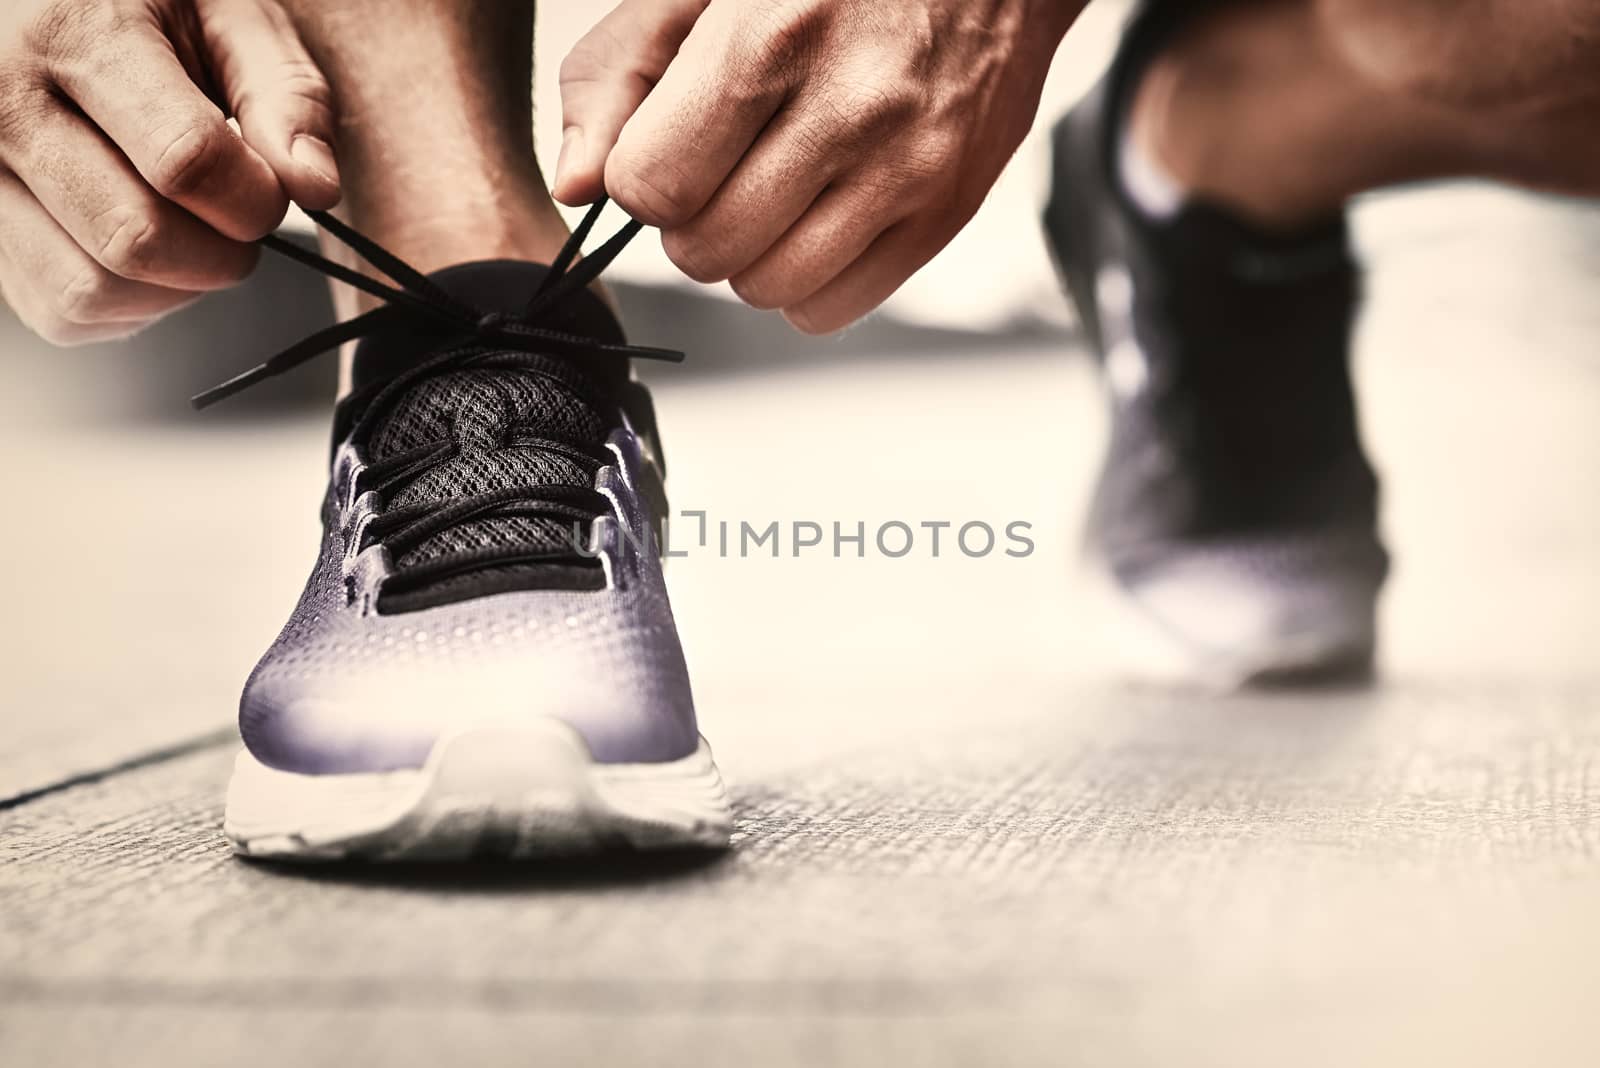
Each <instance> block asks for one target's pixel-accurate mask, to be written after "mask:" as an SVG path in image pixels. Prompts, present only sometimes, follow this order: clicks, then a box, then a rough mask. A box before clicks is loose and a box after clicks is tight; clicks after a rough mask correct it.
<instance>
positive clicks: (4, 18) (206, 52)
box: [0, 0, 339, 345]
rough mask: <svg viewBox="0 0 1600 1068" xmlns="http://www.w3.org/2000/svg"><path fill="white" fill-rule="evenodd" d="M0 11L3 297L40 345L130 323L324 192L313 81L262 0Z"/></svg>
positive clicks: (211, 282) (199, 284) (324, 113)
mask: <svg viewBox="0 0 1600 1068" xmlns="http://www.w3.org/2000/svg"><path fill="white" fill-rule="evenodd" d="M0 6H3V10H0V295H3V296H4V299H5V301H6V303H8V304H9V305H10V306H11V308H12V309H13V310H14V311H15V312H16V313H17V314H18V315H19V316H20V317H21V318H22V320H23V321H24V322H25V323H26V324H27V325H28V326H29V327H31V328H32V329H33V330H34V331H36V332H37V333H39V334H40V335H41V336H43V337H44V338H46V339H47V340H49V341H52V342H55V343H56V344H61V345H67V344H77V343H82V342H88V341H100V340H105V339H108V338H115V337H123V336H126V335H128V334H131V333H133V332H134V331H136V330H138V329H139V328H141V327H143V326H145V325H147V324H148V323H151V322H153V321H155V320H156V319H158V318H160V317H161V316H163V315H165V314H166V313H168V312H170V311H173V310H174V309H176V308H178V307H180V306H182V305H185V304H188V303H189V302H191V301H193V300H194V299H196V298H197V297H198V296H199V295H200V294H202V293H205V292H207V291H210V290H215V289H222V288H225V287H227V286H230V285H233V284H235V283H237V282H239V281H242V280H243V279H244V277H245V276H246V275H248V274H249V273H250V271H251V269H252V268H253V267H254V266H255V261H256V256H257V248H256V246H255V245H254V244H252V242H254V241H255V240H256V239H257V238H260V237H262V236H263V235H265V234H267V233H270V232H271V231H272V229H273V228H274V227H275V226H277V224H278V223H279V222H280V221H281V220H282V218H283V214H284V212H285V210H287V207H288V202H289V201H290V200H291V199H292V200H294V201H296V202H297V203H299V204H301V205H303V206H304V207H307V208H312V209H320V208H329V207H332V206H333V205H334V204H335V203H337V201H338V199H339V178H338V170H337V168H336V165H335V163H334V158H333V152H332V149H331V148H330V147H329V146H330V145H331V144H332V143H333V114H332V109H331V101H330V97H329V92H328V86H327V82H326V81H325V80H324V79H323V77H322V75H321V73H320V72H319V71H318V70H317V68H316V66H315V64H313V62H312V61H311V58H310V56H309V55H308V54H307V52H306V50H305V47H304V46H303V45H302V44H301V42H300V39H299V37H298V35H297V34H296V33H295V31H294V28H293V26H292V25H291V24H290V21H289V19H288V17H287V16H286V15H285V14H284V12H283V10H282V9H281V8H280V7H279V6H278V3H277V0H5V2H4V4H3V5H0ZM227 116H232V117H234V118H236V119H237V120H238V125H239V130H240V131H242V135H243V136H241V135H240V134H239V133H235V132H234V130H233V128H232V127H230V126H229V124H228V122H227Z"/></svg>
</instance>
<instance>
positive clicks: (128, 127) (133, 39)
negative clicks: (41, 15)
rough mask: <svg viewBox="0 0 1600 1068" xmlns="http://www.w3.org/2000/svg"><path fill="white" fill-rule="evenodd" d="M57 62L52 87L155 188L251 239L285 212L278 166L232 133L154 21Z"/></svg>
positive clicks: (267, 230)
mask: <svg viewBox="0 0 1600 1068" xmlns="http://www.w3.org/2000/svg"><path fill="white" fill-rule="evenodd" d="M84 48H85V50H92V52H93V54H90V55H83V56H79V57H75V58H74V59H71V60H68V61H66V62H60V63H57V64H55V65H54V69H53V71H52V73H53V74H54V76H55V80H56V84H57V85H58V86H59V87H60V88H61V90H62V91H63V92H65V93H66V94H67V95H68V96H69V97H71V98H72V100H73V101H74V102H75V103H76V104H77V105H78V106H79V107H80V108H82V109H83V112H84V114H85V115H87V116H88V117H89V119H90V121H92V122H93V123H95V125H97V126H99V127H100V129H101V130H103V131H104V132H105V134H106V136H107V137H109V138H110V139H111V140H112V141H113V142H114V143H115V144H116V145H117V147H118V148H120V149H121V150H122V152H123V154H124V155H126V156H127V157H128V160H129V161H130V162H131V163H132V164H133V166H134V169H136V170H137V171H138V172H139V174H140V175H141V176H142V177H143V178H144V180H145V181H146V182H148V183H149V184H150V186H151V188H153V189H154V190H155V191H156V192H157V193H159V194H161V195H162V196H164V197H166V198H167V199H168V200H171V201H174V202H176V203H178V204H180V205H182V206H183V207H185V208H187V209H188V210H189V211H190V212H192V213H193V214H194V215H196V216H198V217H199V218H201V219H203V220H204V221H205V222H207V223H209V224H210V225H211V227H212V228H213V229H215V230H217V231H218V232H219V233H222V234H225V235H226V236H228V237H231V238H233V239H234V240H236V241H253V240H255V239H256V238H259V237H261V236H263V235H264V234H267V233H270V232H271V231H272V229H273V228H274V227H276V226H277V225H278V223H279V222H280V221H282V219H283V215H284V212H285V211H286V210H287V209H288V204H289V202H288V198H287V196H286V195H285V194H284V191H283V188H282V186H280V185H279V184H278V179H277V177H276V176H275V175H274V174H273V172H272V168H271V167H270V166H268V165H267V162H266V160H264V159H262V158H261V156H260V155H259V154H257V153H256V151H255V150H254V149H252V148H251V147H250V146H249V145H247V144H245V142H244V139H243V138H241V137H240V136H239V135H238V134H237V133H235V132H234V131H233V128H232V127H231V126H229V125H228V122H227V120H226V119H225V118H224V117H223V114H222V110H221V109H220V108H218V107H217V106H216V105H215V104H214V103H212V102H211V101H210V100H209V99H208V98H207V97H206V95H205V94H204V93H203V92H201V90H200V87H199V86H197V85H195V83H194V81H193V80H192V79H191V78H190V77H189V74H188V72H187V71H185V70H184V68H183V64H182V63H180V62H179V61H178V57H177V54H176V53H175V52H174V51H173V50H172V45H171V43H170V42H168V41H167V39H166V38H165V37H163V36H162V35H161V34H160V32H159V31H158V30H156V28H155V27H154V26H151V27H149V28H145V27H138V28H135V29H132V30H128V31H125V32H123V33H121V34H119V35H118V36H117V37H115V38H112V39H103V40H98V41H94V42H91V43H89V44H87V45H85V46H84Z"/></svg>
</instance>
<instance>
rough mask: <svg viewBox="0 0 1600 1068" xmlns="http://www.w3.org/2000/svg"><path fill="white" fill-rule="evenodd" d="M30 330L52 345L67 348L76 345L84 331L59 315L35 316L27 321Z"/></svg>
mask: <svg viewBox="0 0 1600 1068" xmlns="http://www.w3.org/2000/svg"><path fill="white" fill-rule="evenodd" d="M26 322H27V324H28V329H30V330H32V331H33V332H34V333H35V334H38V335H39V336H40V337H41V338H43V339H44V340H45V341H46V342H48V343H49V344H51V345H57V346H61V347H63V348H64V347H66V346H68V345H75V344H77V343H78V340H79V338H80V337H81V336H82V329H81V328H80V327H78V326H77V325H76V324H73V323H69V322H68V321H67V320H65V319H63V318H61V317H60V316H57V315H48V314H46V315H34V316H31V317H30V318H29V319H27V320H26Z"/></svg>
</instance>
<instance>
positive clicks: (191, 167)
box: [149, 115, 232, 200]
mask: <svg viewBox="0 0 1600 1068" xmlns="http://www.w3.org/2000/svg"><path fill="white" fill-rule="evenodd" d="M231 136H232V135H231V132H230V131H229V130H228V124H227V123H225V122H223V121H222V116H221V115H215V116H211V115H207V116H204V117H198V118H195V119H192V120H190V121H187V122H185V123H184V124H183V125H182V127H181V129H180V130H179V132H178V133H177V134H176V135H175V136H172V137H170V138H169V139H166V147H164V148H163V149H161V152H160V154H159V155H158V156H157V157H156V160H155V163H154V164H153V165H152V167H151V173H150V176H149V178H150V184H151V186H152V187H154V189H155V191H156V192H158V193H160V194H161V195H162V196H164V197H166V198H168V199H169V200H170V199H174V198H177V197H183V196H188V195H190V194H193V193H195V192H197V191H199V190H200V189H201V188H202V187H204V186H205V184H206V182H207V181H209V180H210V178H211V177H212V176H213V175H214V174H216V172H217V169H218V168H219V167H220V166H221V164H222V160H223V156H224V154H225V153H226V152H227V151H228V147H229V144H228V142H229V139H230V137H231Z"/></svg>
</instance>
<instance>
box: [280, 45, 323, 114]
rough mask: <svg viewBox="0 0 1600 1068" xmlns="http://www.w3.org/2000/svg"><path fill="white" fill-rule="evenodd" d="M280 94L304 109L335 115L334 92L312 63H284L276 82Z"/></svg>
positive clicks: (291, 61)
mask: <svg viewBox="0 0 1600 1068" xmlns="http://www.w3.org/2000/svg"><path fill="white" fill-rule="evenodd" d="M276 84H277V86H278V90H279V92H281V93H283V94H284V95H285V96H287V97H288V98H289V99H291V100H294V101H296V102H297V103H299V104H300V105H301V106H302V107H303V108H306V109H309V110H312V111H316V112H321V113H323V114H326V115H330V116H331V115H332V114H333V90H332V89H330V88H329V87H328V80H327V79H326V78H324V77H323V76H322V72H321V71H320V70H318V69H317V68H316V67H315V66H314V65H313V64H312V63H311V62H310V61H308V60H303V59H292V60H287V61H285V62H284V64H283V66H282V68H280V70H279V71H278V78H277V82H276Z"/></svg>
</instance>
